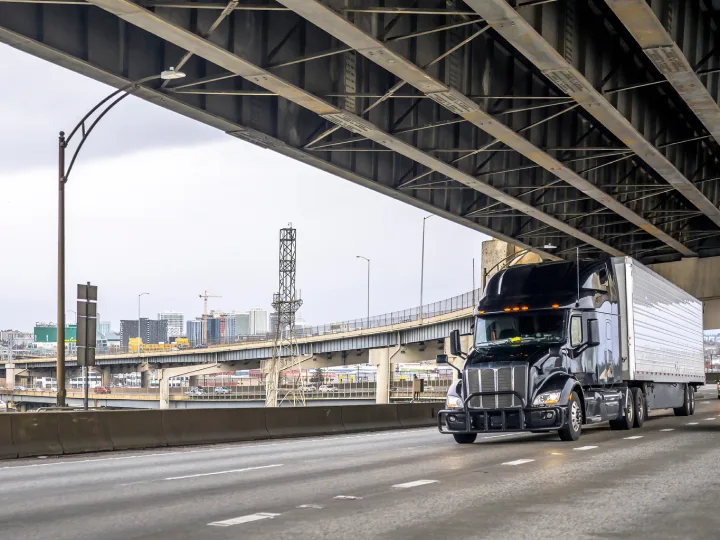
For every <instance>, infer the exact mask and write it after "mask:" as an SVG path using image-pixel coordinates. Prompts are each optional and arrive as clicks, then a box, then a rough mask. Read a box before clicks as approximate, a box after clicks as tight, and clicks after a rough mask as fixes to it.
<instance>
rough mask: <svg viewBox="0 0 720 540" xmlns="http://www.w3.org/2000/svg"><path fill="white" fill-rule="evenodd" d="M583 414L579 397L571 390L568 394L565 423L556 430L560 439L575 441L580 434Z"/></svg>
mask: <svg viewBox="0 0 720 540" xmlns="http://www.w3.org/2000/svg"><path fill="white" fill-rule="evenodd" d="M582 424H583V414H582V406H581V405H580V398H579V397H578V395H577V394H576V393H575V392H573V393H572V394H570V404H569V405H568V418H567V422H565V425H564V426H563V427H561V428H560V429H559V430H558V435H559V436H560V440H561V441H577V440H578V439H579V438H580V435H581V434H582Z"/></svg>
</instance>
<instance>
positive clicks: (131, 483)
mask: <svg viewBox="0 0 720 540" xmlns="http://www.w3.org/2000/svg"><path fill="white" fill-rule="evenodd" d="M151 481H152V480H140V481H139V482H130V483H129V484H120V486H135V485H137V484H149V483H150V482H151Z"/></svg>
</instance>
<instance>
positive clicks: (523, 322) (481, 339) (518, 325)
mask: <svg viewBox="0 0 720 540" xmlns="http://www.w3.org/2000/svg"><path fill="white" fill-rule="evenodd" d="M564 332H565V315H564V313H563V312H558V311H552V312H547V311H543V312H537V313H506V314H502V315H489V316H485V317H479V318H478V319H477V322H476V323H475V346H476V347H487V346H492V345H507V344H513V343H530V342H533V341H562V339H563V335H564Z"/></svg>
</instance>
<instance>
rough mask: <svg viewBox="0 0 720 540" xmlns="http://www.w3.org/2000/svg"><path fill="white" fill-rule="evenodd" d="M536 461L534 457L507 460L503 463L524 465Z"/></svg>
mask: <svg viewBox="0 0 720 540" xmlns="http://www.w3.org/2000/svg"><path fill="white" fill-rule="evenodd" d="M531 461H535V460H534V459H516V460H515V461H506V462H505V463H503V465H522V464H523V463H530V462H531Z"/></svg>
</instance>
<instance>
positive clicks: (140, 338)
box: [137, 292, 150, 354]
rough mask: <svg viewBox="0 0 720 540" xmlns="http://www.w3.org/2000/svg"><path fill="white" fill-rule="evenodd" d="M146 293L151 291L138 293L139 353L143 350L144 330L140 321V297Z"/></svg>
mask: <svg viewBox="0 0 720 540" xmlns="http://www.w3.org/2000/svg"><path fill="white" fill-rule="evenodd" d="M145 295H148V296H149V295H150V293H149V292H144V293H140V294H138V342H137V353H138V354H140V353H141V352H142V350H141V349H142V347H141V346H140V343H142V331H141V326H142V324H141V323H140V299H141V298H142V297H143V296H145Z"/></svg>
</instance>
